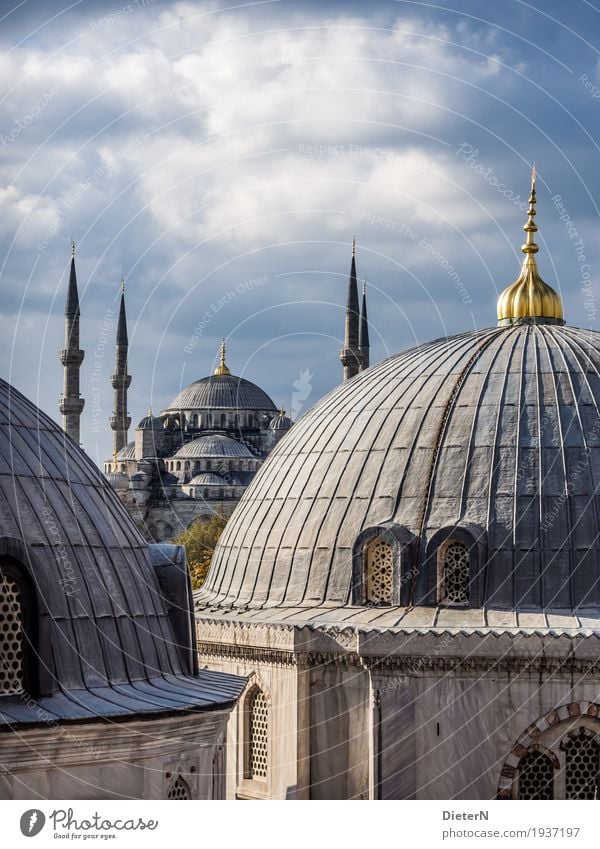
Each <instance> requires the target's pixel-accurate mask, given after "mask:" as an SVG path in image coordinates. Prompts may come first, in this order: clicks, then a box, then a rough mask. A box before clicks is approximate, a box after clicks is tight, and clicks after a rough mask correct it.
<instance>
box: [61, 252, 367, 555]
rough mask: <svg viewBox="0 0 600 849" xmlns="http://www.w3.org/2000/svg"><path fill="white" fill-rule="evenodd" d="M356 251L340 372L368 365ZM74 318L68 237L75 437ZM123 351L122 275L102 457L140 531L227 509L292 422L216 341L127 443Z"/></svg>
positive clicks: (177, 526)
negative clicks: (207, 357)
mask: <svg viewBox="0 0 600 849" xmlns="http://www.w3.org/2000/svg"><path fill="white" fill-rule="evenodd" d="M355 254H356V250H355V243H354V242H353V246H352V264H351V279H352V280H353V281H354V282H353V286H352V287H351V292H350V295H349V297H351V298H352V300H351V301H349V302H348V305H347V310H346V328H345V332H346V337H345V338H346V341H345V345H344V349H343V350H342V352H341V354H340V357H341V360H342V363H343V367H344V374H345V375H346V376H351V375H353V374H356V373H357V372H358V371H359V370H362V369H364V368H367V367H368V365H369V338H368V332H369V331H368V319H367V301H366V294H365V292H364V291H363V299H362V305H361V307H360V308H359V304H358V284H357V277H356V260H355ZM79 322H80V306H79V294H78V287H77V273H76V269H75V246H74V245H73V249H72V257H71V270H70V276H69V284H68V289H67V299H66V305H65V347H64V349H63V350H62V351H61V352H60V360H61V363H62V365H63V372H64V385H63V394H62V395H61V398H60V401H59V410H60V412H61V415H62V421H63V428H64V430H65V431H66V433H68V434H69V436H71V438H72V439H73V440H74V441H75V442H76V443H77V444H79V438H80V418H81V414H82V411H83V408H84V405H85V400H84V399H83V398H82V397H81V394H80V377H79V372H80V368H81V364H82V362H83V359H84V351H83V350H81V349H80V348H79V344H80V333H79ZM128 350H129V340H128V332H127V315H126V308H125V289H124V284H123V282H122V283H121V300H120V307H119V317H118V322H117V332H116V339H115V372H114V374H113V375H112V378H111V383H112V387H113V390H114V411H113V414H112V416H111V417H110V427H111V430H112V434H113V456H112V458H111V459H109V460H106V462H105V463H104V472H105V475H106V478H107V480H108V482H109V483H110V485H111V486H112V487H113V489H114V490H115V492H116V493H117V495H118V497H119V498H120V500H121V501H122V502H123V504H124V505H125V506H126V507H127V509H128V511H129V513H130V515H131V516H132V518H133V519H134V521H135V522H136V525H137V526H138V528H139V530H140V531H141V532H142V533H143V534H144V536H145V537H146V538H147V539H149V540H152V541H155V542H163V541H168V540H171V539H172V538H173V537H174V536H176V535H177V534H178V533H180V532H181V531H182V530H184V529H185V528H187V527H189V526H190V525H191V524H192V523H193V522H194V521H196V520H197V519H199V518H203V517H208V516H211V515H213V514H214V513H215V511H216V510H218V509H220V510H223V511H225V512H226V513H227V514H230V513H231V512H232V510H233V508H234V506H235V505H236V504H237V502H238V501H239V499H240V498H241V496H242V495H243V493H244V491H245V489H246V487H247V486H248V484H249V483H250V481H251V480H252V478H253V477H254V475H255V474H256V472H257V470H258V469H259V468H260V466H261V465H262V463H263V461H264V459H265V457H266V456H267V455H268V453H269V452H270V450H271V449H272V448H273V447H274V446H275V445H276V444H277V442H278V441H279V440H280V439H281V438H282V437H283V436H284V435H285V433H287V431H288V430H289V429H290V428H291V427H292V424H293V422H292V420H291V419H290V418H289V417H288V416H287V415H286V413H285V410H284V409H283V408H281V409H279V410H278V409H277V407H276V406H275V404H274V403H273V401H272V400H271V398H270V397H269V396H268V395H267V393H266V392H264V391H263V390H262V389H261V388H260V387H259V386H257V385H256V384H254V383H252V382H251V381H249V380H246V379H245V378H242V377H237V376H235V375H232V373H231V371H230V369H229V367H228V365H227V362H226V350H225V340H223V341H222V343H221V350H220V362H219V365H218V366H217V368H216V369H215V370H214V372H213V374H211V375H208V376H206V377H202V378H200V379H199V380H196V381H194V382H193V383H192V384H190V386H187V387H186V388H184V389H183V390H182V391H181V392H180V393H179V394H178V395H177V396H176V397H175V398H174V399H173V400H172V401H171V403H170V404H169V405H168V407H166V408H165V409H164V410H162V412H161V413H160V414H159V415H157V416H155V415H153V413H152V410H151V409H150V410H149V411H148V414H147V415H146V416H144V417H143V418H142V419H141V420H140V422H139V424H138V425H137V427H136V428H135V436H134V439H133V440H132V441H131V442H129V441H128V431H129V428H130V426H131V418H130V416H129V414H128V412H127V390H128V389H129V386H130V385H131V375H129V374H128V373H127V371H128V368H127V360H128Z"/></svg>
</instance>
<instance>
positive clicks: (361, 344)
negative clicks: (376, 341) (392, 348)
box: [358, 280, 369, 371]
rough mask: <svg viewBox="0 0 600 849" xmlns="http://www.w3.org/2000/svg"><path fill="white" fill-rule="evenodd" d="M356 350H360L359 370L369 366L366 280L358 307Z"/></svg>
mask: <svg viewBox="0 0 600 849" xmlns="http://www.w3.org/2000/svg"><path fill="white" fill-rule="evenodd" d="M358 350H359V352H360V364H361V371H364V369H367V368H369V319H368V317H367V281H366V280H365V281H364V282H363V290H362V304H361V307H360V325H359V328H358Z"/></svg>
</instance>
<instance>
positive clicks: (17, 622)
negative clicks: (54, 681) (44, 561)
mask: <svg viewBox="0 0 600 849" xmlns="http://www.w3.org/2000/svg"><path fill="white" fill-rule="evenodd" d="M32 603H33V598H32V597H31V594H30V593H29V592H28V590H27V583H26V581H25V579H24V576H23V574H22V572H21V570H20V569H19V568H17V567H16V566H14V565H13V564H12V563H11V562H2V563H0V696H8V695H15V694H17V693H20V692H22V691H23V690H26V691H27V692H29V693H31V692H32V691H33V690H34V689H35V686H34V680H33V669H32V665H33V658H34V652H33V645H32V638H33V634H32V628H31V624H32V622H33V610H32Z"/></svg>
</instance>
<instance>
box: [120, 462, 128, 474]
mask: <svg viewBox="0 0 600 849" xmlns="http://www.w3.org/2000/svg"><path fill="white" fill-rule="evenodd" d="M126 468H127V467H126V466H125V463H121V471H122V472H124V471H125V469H126Z"/></svg>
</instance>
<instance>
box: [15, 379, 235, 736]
mask: <svg viewBox="0 0 600 849" xmlns="http://www.w3.org/2000/svg"><path fill="white" fill-rule="evenodd" d="M150 549H151V547H149V546H148V544H147V543H146V542H145V540H144V539H143V538H142V536H141V535H140V533H139V531H138V530H137V529H136V527H135V524H134V523H133V520H132V519H131V518H130V516H129V514H128V513H127V511H126V510H125V508H124V507H123V506H122V504H121V502H120V501H119V499H118V497H117V495H116V494H115V493H114V492H113V490H112V489H111V487H110V486H109V485H108V483H107V482H106V480H105V479H104V476H103V475H102V474H101V472H100V470H99V469H98V468H97V467H96V466H95V465H94V463H92V462H91V460H90V459H89V458H88V457H87V456H86V455H85V454H84V452H83V451H81V450H80V449H79V447H78V446H77V445H76V444H75V443H74V442H73V441H72V440H71V439H69V438H68V437H66V435H65V434H64V432H63V431H62V430H61V429H60V427H59V426H58V425H57V424H56V423H55V422H54V421H53V420H52V419H50V418H49V417H48V416H46V415H45V414H44V413H42V412H41V410H39V409H38V408H37V407H35V406H34V405H33V404H32V403H31V402H30V401H28V400H27V399H26V398H25V397H24V396H23V395H21V394H20V393H19V392H17V391H16V390H15V389H13V388H12V387H11V386H10V385H9V384H8V383H6V382H5V381H3V380H0V558H12V559H14V560H16V561H17V562H18V563H19V564H20V567H21V569H22V570H23V572H24V573H25V574H26V575H27V576H28V577H29V582H30V584H31V587H32V593H33V594H34V596H35V598H36V606H37V618H38V619H39V623H38V624H39V633H40V635H43V639H40V641H39V645H38V646H37V654H38V656H39V664H38V666H39V694H40V695H39V699H38V700H37V704H39V705H41V706H42V707H43V708H44V709H47V710H48V711H49V712H50V714H51V715H52V716H56V717H57V718H60V719H62V718H74V717H79V718H97V717H98V716H117V717H118V716H120V715H127V716H133V715H137V714H144V713H146V712H149V711H150V712H160V711H161V710H168V711H172V710H175V709H184V708H185V709H188V708H191V707H192V706H195V707H197V708H202V707H203V706H204V707H206V706H208V704H209V701H210V699H211V698H212V699H213V701H212V704H213V706H214V707H221V706H222V705H225V704H226V703H229V702H230V701H231V697H232V696H231V694H232V692H233V691H234V690H235V689H236V687H237V684H236V683H235V681H234V679H231V681H229V682H228V681H227V680H225V679H223V682H222V684H221V683H220V682H219V679H218V678H216V679H214V681H215V683H214V687H213V685H212V684H211V682H210V679H209V678H208V677H207V676H206V675H205V676H202V677H201V678H198V679H197V678H196V677H195V676H193V675H189V674H187V673H186V671H185V670H184V668H183V666H182V660H181V658H180V654H179V652H178V650H177V646H176V641H175V638H174V631H173V626H172V624H171V620H170V618H169V616H168V613H167V608H166V605H165V602H164V600H163V595H162V592H161V589H160V586H159V582H158V578H157V573H156V567H155V566H154V565H153V563H152V560H151V557H150ZM180 568H185V566H183V567H180ZM238 683H242V685H243V681H242V679H238ZM229 684H231V687H230V686H229ZM0 702H1V705H0V707H1V710H2V715H0V722H2V721H6V722H12V721H13V720H18V721H19V722H29V721H31V720H32V715H33V718H34V719H35V718H36V717H35V713H36V711H35V710H32V709H30V708H28V706H27V705H26V704H24V703H23V700H22V699H19V698H15V699H12V698H9V697H3V698H2V699H0ZM31 703H32V704H33V701H32V702H31ZM38 718H39V717H38Z"/></svg>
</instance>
